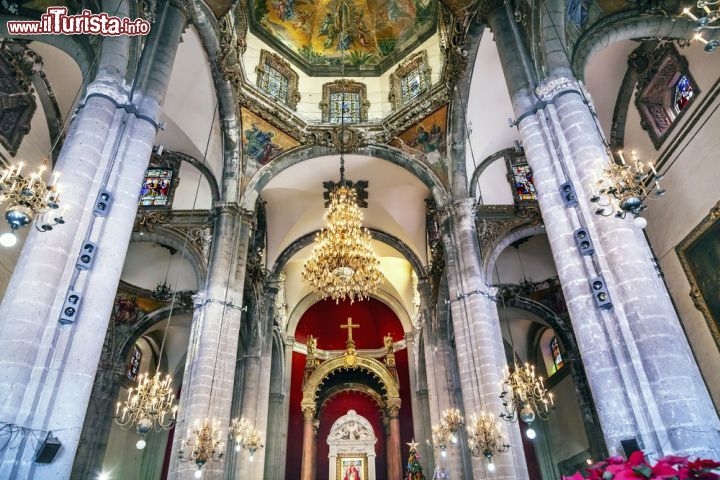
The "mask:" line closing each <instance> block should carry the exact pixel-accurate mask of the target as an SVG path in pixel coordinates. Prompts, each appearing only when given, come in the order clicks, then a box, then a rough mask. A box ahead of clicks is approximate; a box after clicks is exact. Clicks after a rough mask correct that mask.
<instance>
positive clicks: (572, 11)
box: [567, 0, 588, 27]
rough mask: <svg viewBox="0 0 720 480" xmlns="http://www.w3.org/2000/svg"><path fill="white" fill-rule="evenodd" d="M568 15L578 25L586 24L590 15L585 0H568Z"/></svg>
mask: <svg viewBox="0 0 720 480" xmlns="http://www.w3.org/2000/svg"><path fill="white" fill-rule="evenodd" d="M567 16H568V19H570V21H571V22H573V23H574V24H575V25H577V26H578V27H582V26H583V25H585V21H586V20H587V16H588V7H587V3H586V2H585V0H567Z"/></svg>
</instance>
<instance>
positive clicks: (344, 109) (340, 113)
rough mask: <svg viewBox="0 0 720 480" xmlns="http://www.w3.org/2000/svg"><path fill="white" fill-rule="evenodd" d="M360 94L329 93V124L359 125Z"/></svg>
mask: <svg viewBox="0 0 720 480" xmlns="http://www.w3.org/2000/svg"><path fill="white" fill-rule="evenodd" d="M360 102H361V100H360V94H359V93H347V92H346V93H331V94H330V123H360Z"/></svg>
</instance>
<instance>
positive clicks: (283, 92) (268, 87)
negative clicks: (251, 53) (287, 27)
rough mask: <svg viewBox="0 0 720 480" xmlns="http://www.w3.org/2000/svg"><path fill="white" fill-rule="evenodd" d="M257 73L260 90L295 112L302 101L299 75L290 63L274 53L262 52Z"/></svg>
mask: <svg viewBox="0 0 720 480" xmlns="http://www.w3.org/2000/svg"><path fill="white" fill-rule="evenodd" d="M256 72H257V75H258V76H257V86H258V88H259V89H260V90H262V91H263V92H265V93H266V94H268V95H269V96H271V97H272V98H274V99H275V100H277V101H279V102H281V103H284V104H285V105H287V106H288V107H290V108H292V109H293V110H295V108H296V107H297V104H298V102H299V101H300V94H299V92H298V74H297V73H295V71H294V70H293V69H292V68H291V67H290V64H289V63H288V62H286V61H285V60H284V59H283V58H282V57H280V56H278V55H275V54H274V53H272V52H268V51H267V50H261V51H260V63H259V64H258V66H257V69H256Z"/></svg>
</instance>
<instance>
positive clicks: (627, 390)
mask: <svg viewBox="0 0 720 480" xmlns="http://www.w3.org/2000/svg"><path fill="white" fill-rule="evenodd" d="M489 20H490V25H491V27H492V29H493V32H494V33H495V40H496V42H497V45H498V51H499V53H500V58H501V61H502V63H503V69H504V70H505V76H506V79H507V83H508V88H509V90H510V93H511V96H512V99H513V106H514V109H515V113H516V115H517V118H518V130H519V132H520V136H521V138H522V142H523V147H524V148H525V154H526V156H527V159H528V162H529V164H530V166H531V167H532V169H533V175H534V179H535V186H536V188H537V192H538V202H539V204H540V209H541V211H542V214H543V219H544V221H545V227H546V231H547V234H548V239H549V241H550V246H551V248H552V252H553V257H554V259H555V263H556V266H557V270H558V274H559V276H560V281H561V283H562V288H563V293H564V295H565V299H566V303H567V305H568V310H569V313H570V317H571V320H572V323H573V329H574V331H575V336H576V339H577V344H578V347H579V350H580V354H581V356H582V359H583V364H584V366H585V372H586V374H587V379H588V383H589V385H590V388H591V390H592V394H593V399H594V400H595V404H596V406H597V410H598V416H599V418H600V423H601V426H602V430H603V434H604V437H605V441H606V444H607V447H608V450H609V452H610V453H611V454H618V453H621V452H622V448H621V445H620V441H621V440H623V439H628V438H636V437H639V440H640V444H641V447H642V448H644V449H645V450H646V451H651V452H654V453H655V454H656V455H658V456H662V455H666V454H682V455H691V456H696V455H699V456H706V457H712V458H717V457H718V456H720V438H719V437H718V435H717V431H718V430H719V429H720V422H719V421H718V417H717V413H716V411H715V409H714V408H713V405H712V402H711V400H710V397H709V395H708V393H707V389H706V387H705V385H704V383H703V380H702V377H701V376H700V373H699V370H698V368H697V365H696V364H695V361H694V359H693V356H692V352H691V351H690V348H689V345H688V343H687V340H686V337H685V334H684V332H683V330H682V327H681V326H680V323H679V320H678V318H677V315H676V313H675V310H674V308H673V306H672V303H671V301H670V298H669V296H668V293H667V290H666V288H665V286H664V284H663V282H662V281H661V279H660V278H658V276H657V274H656V272H655V269H654V265H653V263H652V260H651V258H652V255H651V253H650V250H649V248H648V245H647V242H646V240H645V238H644V236H643V234H642V231H640V230H639V229H637V228H635V227H634V225H633V222H632V220H631V219H627V220H624V221H623V220H619V219H615V218H612V217H611V218H604V217H598V216H596V215H594V210H595V207H594V205H593V204H592V203H591V202H590V196H591V193H590V188H589V184H590V182H591V181H592V179H593V175H595V176H597V177H599V176H600V172H601V170H602V168H604V167H605V166H606V165H607V163H606V160H605V159H607V158H608V154H607V152H606V150H605V146H604V144H603V136H602V133H601V132H600V130H599V126H598V125H597V124H596V120H595V118H594V116H595V113H594V111H593V107H592V102H591V100H590V97H589V95H588V94H587V92H586V91H585V89H584V86H583V85H582V84H581V83H580V82H578V81H576V80H575V79H574V78H572V76H571V75H570V74H566V75H565V76H554V77H551V78H548V79H546V80H545V81H543V82H542V83H541V84H540V85H538V86H537V87H536V88H534V87H535V84H534V83H533V81H532V79H530V78H529V77H528V76H527V75H526V74H525V72H523V70H522V68H518V66H519V62H521V59H522V58H524V57H526V56H527V55H526V53H525V52H524V47H523V46H522V44H519V43H518V42H516V41H515V40H514V38H513V35H512V27H513V25H512V23H513V22H512V21H511V20H510V19H509V17H508V14H507V12H506V11H505V10H504V9H497V10H496V11H494V12H493V13H492V14H491V15H490V17H489ZM567 181H570V182H572V184H573V186H574V188H575V192H576V194H577V200H578V204H577V206H576V207H574V208H566V207H565V206H564V204H563V201H562V197H561V195H560V190H559V186H560V185H561V184H562V183H565V182H567ZM581 226H582V227H584V228H586V229H587V230H588V232H589V233H590V238H591V239H592V241H593V244H594V248H595V254H594V255H593V256H591V257H586V256H582V255H580V254H579V252H578V251H577V248H576V247H575V245H574V240H573V232H574V231H575V230H576V229H577V228H580V227H581ZM600 275H601V276H602V278H604V280H605V283H606V285H607V287H608V290H609V294H610V299H611V300H612V303H613V308H611V309H607V310H599V309H598V308H597V307H596V306H595V303H594V300H593V295H592V290H591V286H590V281H591V279H593V278H595V277H598V276H600Z"/></svg>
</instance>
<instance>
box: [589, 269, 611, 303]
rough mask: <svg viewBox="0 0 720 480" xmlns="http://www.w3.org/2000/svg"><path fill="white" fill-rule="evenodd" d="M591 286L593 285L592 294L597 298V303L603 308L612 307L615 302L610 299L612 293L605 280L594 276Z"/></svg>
mask: <svg viewBox="0 0 720 480" xmlns="http://www.w3.org/2000/svg"><path fill="white" fill-rule="evenodd" d="M590 286H591V287H592V295H593V299H594V300H595V305H596V306H597V307H598V308H600V309H602V310H609V309H611V308H612V307H613V304H612V301H611V300H610V293H609V292H608V289H607V286H606V285H605V280H604V279H603V278H602V277H596V278H593V279H592V280H591V281H590Z"/></svg>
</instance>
